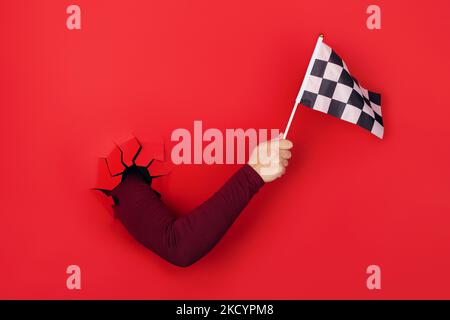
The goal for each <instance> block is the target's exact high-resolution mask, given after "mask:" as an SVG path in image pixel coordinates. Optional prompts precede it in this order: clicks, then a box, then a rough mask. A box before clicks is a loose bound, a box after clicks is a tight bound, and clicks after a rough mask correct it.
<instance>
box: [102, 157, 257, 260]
mask: <svg viewBox="0 0 450 320" xmlns="http://www.w3.org/2000/svg"><path fill="white" fill-rule="evenodd" d="M263 184H264V181H263V180H262V178H261V177H260V176H259V175H258V173H257V172H256V171H255V170H254V169H253V168H252V167H250V166H249V165H244V166H243V167H242V168H240V169H239V170H238V171H237V172H236V173H235V174H234V175H233V176H232V177H231V178H230V179H229V180H228V181H227V182H226V183H225V184H224V185H223V186H222V188H220V190H219V191H217V192H216V193H215V194H214V195H212V196H211V197H210V198H209V199H208V200H206V201H205V202H204V203H202V204H201V205H200V206H198V207H197V208H195V209H194V210H192V211H191V212H189V213H187V214H185V215H182V216H181V217H177V216H176V215H175V214H174V212H172V211H171V210H170V209H169V208H167V207H166V206H165V205H164V203H163V202H162V201H161V199H160V198H159V196H158V195H157V193H156V192H155V191H153V190H152V189H151V188H150V186H149V184H148V182H147V181H146V180H145V178H144V177H143V176H142V174H141V173H140V172H139V171H138V170H137V169H133V168H132V169H130V170H128V171H127V172H126V173H125V176H124V178H123V180H122V182H121V183H120V184H119V185H118V186H117V187H116V188H115V189H114V190H113V191H112V192H111V194H112V196H113V197H114V199H115V202H116V204H115V205H114V210H115V214H116V216H117V217H118V218H119V219H120V220H121V221H122V223H123V224H124V225H125V227H126V228H127V229H128V231H129V232H130V233H131V234H132V235H133V236H134V237H135V238H136V240H138V241H139V242H141V243H142V244H143V245H144V246H146V247H147V248H149V249H151V250H152V251H154V252H155V253H157V254H158V255H159V256H161V257H162V258H164V259H166V260H167V261H169V262H171V263H173V264H175V265H177V266H181V267H186V266H189V265H191V264H192V263H194V262H195V261H197V260H198V259H200V258H201V257H203V256H204V255H205V254H206V253H208V252H209V251H210V250H211V249H212V248H213V247H214V245H216V243H217V242H218V241H219V240H220V239H221V238H222V236H223V235H224V234H225V232H226V231H227V229H228V228H229V227H230V226H231V225H232V224H233V222H234V221H235V220H236V218H237V216H238V215H239V213H240V212H241V211H242V209H244V207H245V206H246V205H247V203H248V202H249V201H250V199H251V198H252V196H253V195H254V194H255V193H256V192H257V191H258V190H259V188H261V186H263Z"/></svg>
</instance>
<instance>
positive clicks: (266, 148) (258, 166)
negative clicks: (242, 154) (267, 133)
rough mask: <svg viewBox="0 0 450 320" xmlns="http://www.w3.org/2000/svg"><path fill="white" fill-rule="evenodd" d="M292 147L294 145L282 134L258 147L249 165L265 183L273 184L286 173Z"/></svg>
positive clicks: (251, 156)
mask: <svg viewBox="0 0 450 320" xmlns="http://www.w3.org/2000/svg"><path fill="white" fill-rule="evenodd" d="M292 147H293V143H292V142H291V141H289V140H286V139H283V138H282V134H281V135H280V136H279V137H278V138H275V139H272V140H268V141H265V142H262V143H260V144H259V145H257V146H256V148H255V149H253V151H252V154H251V155H250V159H249V161H248V164H249V165H250V166H251V167H252V168H253V169H254V170H255V171H256V172H257V173H258V174H259V175H260V176H261V178H262V179H263V180H264V182H271V181H273V180H275V179H277V178H279V177H281V176H282V175H284V173H285V172H286V167H287V166H288V160H289V159H290V158H291V151H290V149H291V148H292Z"/></svg>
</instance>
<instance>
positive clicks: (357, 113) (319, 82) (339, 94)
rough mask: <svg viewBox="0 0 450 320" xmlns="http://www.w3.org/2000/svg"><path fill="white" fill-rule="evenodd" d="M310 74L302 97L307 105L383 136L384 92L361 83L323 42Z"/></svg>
mask: <svg viewBox="0 0 450 320" xmlns="http://www.w3.org/2000/svg"><path fill="white" fill-rule="evenodd" d="M307 77H308V79H306V80H305V81H307V82H306V83H305V91H304V92H303V95H302V97H301V101H300V102H301V103H302V104H303V105H305V106H307V107H309V108H312V109H314V110H318V111H321V112H324V113H327V114H331V115H333V116H335V117H337V118H339V119H342V120H346V121H348V122H351V123H354V124H357V125H359V126H361V127H363V128H364V129H367V130H369V131H370V132H372V133H373V134H374V135H376V136H377V137H379V138H383V133H384V127H383V120H382V117H381V96H380V94H378V93H375V92H372V91H368V90H366V89H364V88H363V87H361V85H360V84H359V83H358V81H357V80H356V79H355V78H354V77H352V76H351V74H350V72H349V71H348V68H347V66H346V64H345V62H344V61H343V60H342V59H341V58H340V57H339V56H338V55H337V54H336V53H335V52H334V51H333V50H332V49H331V48H330V47H329V46H327V45H326V44H325V43H323V42H322V43H321V45H320V48H319V49H318V52H317V56H316V58H315V61H314V64H313V67H312V70H311V73H310V74H309V75H308V76H307Z"/></svg>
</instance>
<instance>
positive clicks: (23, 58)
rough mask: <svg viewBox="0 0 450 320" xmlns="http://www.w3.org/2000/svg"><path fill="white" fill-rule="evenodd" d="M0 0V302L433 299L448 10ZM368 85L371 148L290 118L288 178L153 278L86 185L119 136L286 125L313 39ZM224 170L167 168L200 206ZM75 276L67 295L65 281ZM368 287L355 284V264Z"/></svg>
mask: <svg viewBox="0 0 450 320" xmlns="http://www.w3.org/2000/svg"><path fill="white" fill-rule="evenodd" d="M73 3H75V4H78V5H79V6H80V7H81V10H82V30H79V31H76V30H75V31H69V30H67V28H66V25H65V22H66V17H67V15H66V13H65V10H66V7H67V6H68V5H69V4H72V2H69V1H50V0H47V1H25V0H14V1H13V0H9V1H6V0H2V1H1V3H0V41H1V50H0V106H1V117H0V130H1V134H0V143H1V149H2V156H1V158H0V168H1V169H0V170H1V175H0V177H1V180H0V181H1V182H0V200H1V220H0V298H150V299H151V298H237V299H240V298H268V299H277V298H288V299H300V298H362V299H367V298H369V299H370V298H376V299H377V298H388V299H389V298H450V273H449V272H448V270H449V268H450V256H449V254H450V252H449V251H450V234H449V227H450V200H449V196H450V192H449V191H450V166H449V160H450V147H449V137H450V126H449V125H448V123H449V116H450V109H449V107H450V105H449V102H448V101H449V99H448V98H447V95H448V94H449V80H448V76H449V75H450V67H449V66H450V63H449V58H448V55H449V52H450V45H449V41H448V36H449V30H450V4H449V2H448V1H446V0H441V1H432V2H411V1H381V0H380V1H375V2H373V3H374V4H378V5H379V6H380V7H381V10H382V29H381V30H375V31H371V30H368V29H367V27H366V17H367V14H366V13H365V10H366V8H367V6H368V5H369V4H372V2H369V1H353V0H352V1H350V0H347V1H331V0H330V1H299V0H293V1H237V0H230V1H206V0H201V1H187V0H186V1H184V0H182V1H173V0H170V1H143V0H142V1H134V0H129V1H106V0H102V1H101V0H96V1H86V0H77V1H74V2H73ZM319 32H324V33H325V42H326V43H327V44H329V45H330V46H332V47H333V48H334V49H335V50H336V51H337V52H338V53H339V54H340V55H341V56H342V57H343V58H344V60H345V61H346V62H347V64H348V66H349V68H350V70H351V72H352V73H353V75H354V76H356V77H357V78H358V79H359V80H360V82H361V83H362V84H363V85H365V86H366V87H367V88H370V89H371V90H374V91H379V92H381V93H382V98H383V115H384V120H385V128H386V131H385V139H384V140H379V139H377V138H376V137H375V136H372V135H370V134H369V133H367V132H365V131H364V130H363V129H360V128H358V127H356V126H354V125H351V124H348V123H345V122H343V121H340V120H337V119H335V118H333V117H331V116H327V115H324V114H321V113H319V112H314V111H312V110H309V109H307V108H304V107H302V108H301V109H300V110H299V113H298V114H297V117H296V118H295V121H294V123H293V127H292V131H291V132H290V137H289V138H290V139H291V140H292V141H294V144H295V147H294V150H293V158H292V161H291V163H290V165H289V168H288V169H289V170H288V174H287V175H286V176H285V177H284V178H283V179H281V180H279V181H276V182H274V183H271V184H269V185H266V186H265V187H264V188H263V189H262V190H261V191H260V193H259V194H258V195H257V196H256V197H255V198H254V199H253V200H252V202H251V203H250V205H249V206H248V207H247V209H246V210H245V211H244V212H243V213H242V215H241V216H240V218H239V219H238V221H237V222H236V223H235V225H233V227H232V228H231V229H230V230H229V232H228V233H227V234H226V235H225V237H224V238H223V240H222V241H221V242H220V243H219V244H218V246H217V247H216V248H215V249H214V250H213V251H212V252H211V253H210V254H209V255H208V256H206V257H205V258H203V259H202V260H201V261H199V262H198V263H196V264H195V265H193V266H191V267H189V268H187V269H182V268H178V267H175V266H171V265H169V264H167V263H165V262H164V261H162V260H161V259H160V258H158V257H157V256H156V255H154V254H153V253H152V252H150V251H148V250H146V249H145V248H143V247H142V246H141V245H139V244H138V243H137V242H135V241H134V240H133V239H132V238H131V237H130V236H129V235H128V234H127V232H126V230H125V229H124V228H123V227H122V225H121V224H120V223H119V222H118V221H115V220H114V219H113V218H112V216H111V209H108V208H107V207H106V206H105V204H106V203H107V202H106V201H105V199H104V198H103V197H102V196H100V195H98V194H96V193H95V192H93V191H91V190H89V188H90V187H92V186H93V184H94V181H95V175H96V170H97V167H96V164H97V162H96V157H97V156H100V155H104V154H105V152H107V151H108V150H109V148H110V146H111V144H112V142H113V141H117V140H120V139H121V137H123V136H125V135H127V134H129V133H138V134H140V135H141V136H144V137H145V136H161V137H167V136H169V135H170V133H171V131H172V130H173V129H175V128H180V127H184V128H189V129H191V128H192V125H193V121H194V120H202V121H203V125H204V127H206V128H209V127H215V128H219V129H221V130H225V128H236V127H241V128H280V129H284V126H285V124H286V122H287V119H288V116H289V114H290V111H291V107H292V104H293V101H294V99H295V96H296V94H297V90H298V88H299V85H300V82H301V80H302V78H303V74H304V72H305V69H306V67H307V64H308V61H309V58H310V55H311V52H312V50H313V47H314V44H315V41H316V37H317V35H318V33H319ZM236 169H237V166H226V165H216V166H207V165H198V166H194V165H192V166H180V167H176V168H175V170H174V171H173V173H172V174H171V175H170V176H169V177H167V178H166V181H165V182H164V184H165V188H164V189H165V190H164V195H165V198H166V199H167V201H168V202H169V203H170V204H171V205H172V206H175V207H176V208H178V209H180V210H181V211H186V210H188V209H189V208H192V207H194V206H195V205H197V204H199V203H200V202H201V201H202V200H204V199H206V198H207V197H208V196H209V195H210V194H211V193H212V192H213V191H215V190H216V189H217V188H218V187H219V186H220V185H221V184H222V183H223V182H224V180H225V179H226V178H227V177H229V176H230V175H231V174H232V173H233V172H234V171H235V170H236ZM70 264H77V265H79V266H80V267H81V271H82V289H81V290H79V291H77V290H74V291H70V290H68V289H67V288H66V285H65V281H66V277H67V275H66V273H65V270H66V267H67V266H68V265H70ZM370 264H377V265H379V266H380V267H381V270H382V289H381V290H380V291H369V290H368V289H367V288H366V277H367V275H366V273H365V271H366V267H367V266H368V265H370Z"/></svg>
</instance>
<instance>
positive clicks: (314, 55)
mask: <svg viewBox="0 0 450 320" xmlns="http://www.w3.org/2000/svg"><path fill="white" fill-rule="evenodd" d="M322 41H323V34H321V35H319V38H318V39H317V43H316V47H315V48H314V51H313V54H312V57H311V60H310V61H309V65H308V69H306V73H305V77H304V78H303V82H302V85H301V86H300V91H299V92H298V94H297V98H296V99H295V105H294V108H292V112H291V116H290V117H289V121H288V124H287V126H286V129H285V130H284V134H283V139H286V137H287V134H288V132H289V128H290V127H291V123H292V119H294V115H295V112H296V111H297V107H298V105H299V103H300V101H301V99H302V96H303V92H304V91H305V86H306V83H307V80H308V77H309V75H310V73H311V70H312V68H313V66H314V61H315V60H316V56H317V53H318V52H319V48H320V44H321V43H322Z"/></svg>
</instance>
